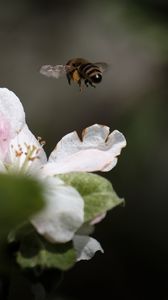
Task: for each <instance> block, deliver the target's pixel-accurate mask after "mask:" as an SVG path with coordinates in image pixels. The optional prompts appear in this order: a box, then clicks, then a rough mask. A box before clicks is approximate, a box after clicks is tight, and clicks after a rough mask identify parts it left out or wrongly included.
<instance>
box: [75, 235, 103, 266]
mask: <svg viewBox="0 0 168 300" xmlns="http://www.w3.org/2000/svg"><path fill="white" fill-rule="evenodd" d="M73 242H74V248H75V250H76V252H77V261H79V260H89V259H91V258H92V257H93V256H94V254H95V253H96V252H97V251H101V252H102V253H103V252H104V251H103V249H102V247H101V245H100V243H99V242H98V241H97V240H95V239H94V238H91V237H89V236H84V235H83V236H82V235H75V236H74V239H73Z"/></svg>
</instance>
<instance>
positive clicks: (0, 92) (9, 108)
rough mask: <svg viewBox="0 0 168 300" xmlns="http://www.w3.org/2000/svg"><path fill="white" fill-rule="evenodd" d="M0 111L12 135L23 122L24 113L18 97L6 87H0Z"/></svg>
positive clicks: (20, 127) (19, 128) (18, 129)
mask: <svg viewBox="0 0 168 300" xmlns="http://www.w3.org/2000/svg"><path fill="white" fill-rule="evenodd" d="M0 112H1V114H3V115H4V116H5V118H6V119H7V120H8V121H9V123H10V125H11V133H12V136H13V137H14V136H15V135H16V133H18V132H19V131H20V130H21V129H22V127H23V126H24V124H25V113H24V110H23V106H22V104H21V102H20V100H19V99H18V97H17V96H16V95H15V94H14V93H13V92H11V91H9V90H8V89H6V88H0Z"/></svg>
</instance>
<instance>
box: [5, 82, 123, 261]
mask: <svg viewBox="0 0 168 300" xmlns="http://www.w3.org/2000/svg"><path fill="white" fill-rule="evenodd" d="M43 145H44V143H43V142H42V141H41V140H40V139H36V138H35V136H34V135H33V134H32V133H31V131H30V130H29V128H28V126H27V124H26V122H25V114H24V110H23V107H22V104H21V102H20V101H19V99H18V98H17V97H16V95H15V94H14V93H12V92H11V91H9V90H8V89H4V88H0V171H1V172H24V173H27V174H32V175H33V176H37V178H39V179H40V180H42V181H43V182H44V185H45V190H46V193H45V198H46V207H45V208H44V209H43V211H41V212H39V213H38V214H37V215H36V216H33V217H32V218H31V222H32V224H33V225H34V227H35V228H36V230H37V231H38V232H39V234H41V235H43V236H44V237H45V238H46V239H47V240H49V241H51V242H67V241H69V240H72V239H73V238H74V235H75V232H76V231H77V230H78V229H79V228H80V227H81V225H82V224H83V222H84V201H83V199H82V197H81V196H80V194H79V193H78V192H77V190H76V189H74V188H72V187H70V186H67V185H65V184H64V182H63V181H62V180H60V179H58V177H56V175H57V174H61V173H68V172H73V171H80V172H93V171H109V170H111V169H112V168H113V167H114V166H115V165H116V163H117V156H118V155H119V154H120V152H121V149H122V148H123V147H125V145H126V140H125V138H124V136H123V135H122V133H120V132H119V131H117V130H115V131H113V132H112V133H111V134H109V128H108V127H107V126H102V125H98V124H95V125H93V126H91V127H88V128H86V129H85V130H84V131H83V132H82V136H81V138H79V136H78V135H77V133H76V132H75V131H74V132H72V133H69V134H67V135H66V136H64V137H63V138H62V140H61V141H60V142H59V143H58V144H57V146H56V147H55V149H54V150H53V151H52V153H51V155H50V156H49V159H48V160H47V157H46V154H45V152H44V150H43ZM78 245H79V247H78ZM81 245H83V253H82V250H81V249H82V247H81ZM74 246H75V248H76V250H77V253H78V259H84V257H85V259H86V257H91V256H92V255H93V253H94V252H95V251H97V250H101V246H100V245H99V243H98V242H97V241H95V240H94V239H92V238H88V237H87V239H86V237H79V236H75V238H74ZM79 253H80V255H79ZM87 253H92V254H89V255H88V256H87ZM87 259H88V258H87Z"/></svg>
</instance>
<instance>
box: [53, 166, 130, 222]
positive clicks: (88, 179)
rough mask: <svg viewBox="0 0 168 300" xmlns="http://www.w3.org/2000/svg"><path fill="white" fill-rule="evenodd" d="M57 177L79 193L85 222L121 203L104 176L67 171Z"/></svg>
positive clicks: (121, 200)
mask: <svg viewBox="0 0 168 300" xmlns="http://www.w3.org/2000/svg"><path fill="white" fill-rule="evenodd" d="M59 177H60V178H61V179H62V180H63V181H64V182H65V183H66V184H68V185H71V186H73V187H74V188H76V189H77V191H78V192H79V193H80V194H81V196H82V197H83V199H84V202H85V222H88V221H90V220H93V219H94V218H95V217H96V216H98V215H101V214H102V213H104V212H106V211H107V210H110V209H112V208H114V207H115V206H116V205H119V204H121V203H122V202H123V201H124V200H123V199H120V198H119V197H118V196H117V194H116V193H115V191H114V189H113V187H112V184H111V183H110V182H109V181H108V180H107V179H105V178H103V177H101V176H99V175H96V174H91V173H79V172H77V173H76V172H75V173H68V174H61V175H59Z"/></svg>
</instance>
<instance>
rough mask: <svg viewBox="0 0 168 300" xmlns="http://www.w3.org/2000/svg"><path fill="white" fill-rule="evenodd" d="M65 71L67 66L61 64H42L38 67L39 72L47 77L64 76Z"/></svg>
mask: <svg viewBox="0 0 168 300" xmlns="http://www.w3.org/2000/svg"><path fill="white" fill-rule="evenodd" d="M66 72H67V66H63V65H56V66H51V65H44V66H42V67H41V69H40V73H41V74H43V75H45V76H47V77H54V78H60V77H62V76H64V75H65V74H66Z"/></svg>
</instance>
